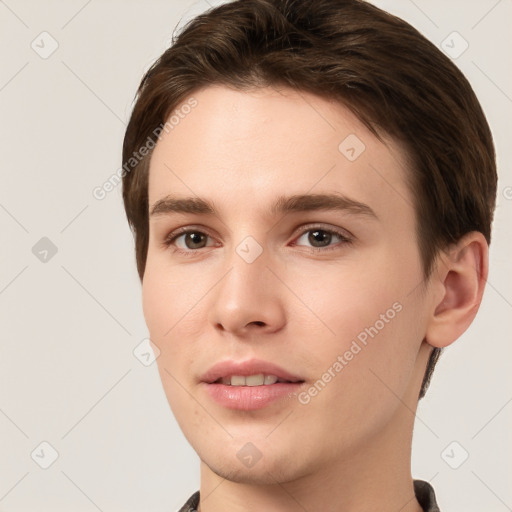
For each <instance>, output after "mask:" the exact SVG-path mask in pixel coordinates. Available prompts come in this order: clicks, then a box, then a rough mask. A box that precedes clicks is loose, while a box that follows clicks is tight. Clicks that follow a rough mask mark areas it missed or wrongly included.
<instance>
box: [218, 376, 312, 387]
mask: <svg viewBox="0 0 512 512" xmlns="http://www.w3.org/2000/svg"><path fill="white" fill-rule="evenodd" d="M302 382H304V381H303V380H287V379H281V378H280V377H277V375H265V374H263V373H257V374H255V375H229V376H226V377H219V378H218V379H217V380H216V381H215V382H213V383H212V384H224V385H225V386H271V385H272V384H276V383H288V384H291V383H294V384H295V383H302Z"/></svg>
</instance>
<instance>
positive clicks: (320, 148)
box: [143, 86, 432, 483]
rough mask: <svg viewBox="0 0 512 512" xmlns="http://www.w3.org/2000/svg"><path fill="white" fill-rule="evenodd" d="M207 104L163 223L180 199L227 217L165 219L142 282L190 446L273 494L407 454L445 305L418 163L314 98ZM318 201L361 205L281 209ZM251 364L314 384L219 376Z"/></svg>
mask: <svg viewBox="0 0 512 512" xmlns="http://www.w3.org/2000/svg"><path fill="white" fill-rule="evenodd" d="M193 97H194V98H195V99H196V100H197V106H195V107H194V108H192V109H187V110H186V111H187V112H188V111H189V110H190V113H188V114H187V115H184V116H182V118H180V119H179V123H176V122H174V123H173V129H172V130H170V131H169V133H167V134H163V136H162V138H161V140H160V141H159V142H158V144H157V145H156V147H155V150H154V153H153V155H152V159H151V165H150V176H149V205H150V211H151V210H152V209H153V206H154V205H155V204H156V203H157V202H158V201H160V200H162V199H164V198H166V196H168V195H172V196H173V198H174V199H187V198H193V199H196V200H198V199H202V200H205V201H207V202H209V203H210V204H211V205H212V206H213V207H214V208H215V213H214V214H208V213H198V212H194V211H179V212H177V211H168V212H167V213H162V210H163V209H164V208H162V207H160V208H159V209H160V213H159V214H155V215H151V216H150V239H149V248H148V255H147V264H146V269H145V274H144V279H143V310H144V316H145V319H146V322H147V326H148V329H149V332H150V337H151V339H152V341H153V343H155V345H157V346H158V347H159V350H160V355H159V357H158V359H157V364H158V369H159V372H160V376H161V378H162V382H163V386H164V389H165V392H166V395H167V398H168V401H169V404H170V406H171V408H172V411H173V413H174V415H175V417H176V419H177V421H178V423H179V425H180V427H181V429H182V430H183V432H184V434H185V436H186V437H187V439H188V440H189V442H190V443H191V445H192V447H193V448H194V449H195V451H196V452H197V453H198V454H199V456H200V458H201V459H202V460H203V461H204V462H205V463H206V464H207V465H208V466H209V467H210V468H211V469H213V470H214V471H215V472H216V473H217V474H219V475H221V476H223V477H228V478H230V479H231V480H235V481H252V482H260V483H265V482H268V483H273V482H274V481H275V479H276V478H278V480H279V481H289V480H293V479H295V478H298V477H300V476H303V475H306V474H308V473H309V472H311V471H312V470H314V469H315V468H317V469H320V468H323V467H329V466H330V465H332V464H335V463H336V461H339V460H349V458H350V457H352V456H354V454H356V453H358V452H361V451H363V450H365V449H366V450H368V447H369V446H374V445H377V444H378V443H379V442H380V441H382V440H383V439H384V438H386V436H388V440H389V436H402V439H399V441H403V439H404V437H403V436H404V435H405V436H406V437H408V436H409V435H410V433H408V432H407V429H408V428H412V427H411V425H412V420H413V416H414V415H413V414H412V413H411V410H413V409H415V407H416V399H417V393H418V390H419V385H420V383H421V379H422V377H423V372H424V369H425V362H426V360H427V355H428V350H427V348H428V347H427V345H426V344H425V343H422V340H423V338H424V334H425V330H426V325H427V321H428V315H429V313H430V310H431V303H432V301H431V300H430V298H431V292H430V289H429V287H428V286H427V287H426V288H424V287H423V284H424V283H423V274H422V265H421V258H420V254H419V250H418V245H417V241H416V236H415V214H414V210H413V196H412V194H411V191H410V190H409V189H408V187H407V185H406V180H405V176H406V173H407V172H409V171H408V170H407V169H405V168H404V164H403V158H402V157H403V155H402V153H401V152H400V150H399V149H398V148H397V147H396V146H395V145H393V144H391V143H389V144H388V145H384V144H382V143H381V142H379V141H378V140H377V139H376V138H375V137H374V136H373V135H372V134H371V133H370V132H369V131H368V130H367V129H366V128H365V127H364V125H363V124H362V123H361V122H359V121H358V120H357V118H356V117H355V116H354V115H353V114H352V113H351V112H350V111H349V110H348V109H346V108H345V107H344V106H342V105H340V104H337V103H334V102H328V101H326V100H323V99H320V98H318V97H316V96H314V95H311V94H307V93H301V94H299V93H296V92H293V91H291V90H289V89H285V90H282V91H279V92H278V91H276V90H275V89H260V90H257V91H251V92H239V91H233V90H231V89H228V88H224V87H220V86H215V87H208V88H205V89H202V90H200V91H199V92H197V93H196V94H194V95H193ZM183 111H185V109H184V110H183ZM175 119H176V118H175ZM363 145H364V146H363ZM313 194H314V195H327V194H328V195H331V196H332V195H335V196H336V197H338V198H341V197H344V198H345V199H347V200H346V201H345V206H346V208H341V207H340V208H335V209H334V208H333V209H314V208H312V205H313V206H314V204H315V203H312V202H311V201H309V203H308V201H307V200H304V199H303V201H302V206H303V207H307V208H306V209H298V210H297V209H294V208H291V209H288V210H286V211H282V210H279V208H276V209H275V210H276V211H273V208H272V206H273V205H274V204H275V202H276V201H277V199H278V198H281V197H282V198H284V201H281V203H280V204H281V205H283V204H285V203H286V198H289V197H291V196H299V195H306V196H307V195H313ZM286 204H288V206H293V204H292V203H290V202H288V203H286ZM308 204H309V207H308ZM316 204H317V205H318V204H319V202H317V203H316ZM299 205H300V201H296V202H295V207H297V206H299ZM304 205H305V206H304ZM341 206H343V205H341ZM181 228H187V230H189V231H190V232H191V233H190V234H188V235H187V234H182V233H181V232H179V231H178V230H179V229H181ZM169 235H172V236H174V235H175V236H176V237H177V238H175V239H174V241H173V242H172V243H171V244H170V245H169V246H166V245H165V240H166V239H167V238H168V237H169ZM172 236H171V237H170V238H172ZM251 359H258V360H263V361H266V362H269V363H272V364H274V365H278V366H279V367H281V368H282V369H284V370H285V371H287V372H288V373H289V374H291V375H293V376H294V377H296V378H297V379H298V380H300V381H301V382H300V383H296V384H283V383H279V382H278V383H275V384H262V385H261V386H260V385H258V380H257V378H255V380H254V381H252V380H249V382H251V383H253V384H256V385H255V386H245V387H243V388H242V386H238V385H236V384H237V381H236V380H235V381H233V382H232V384H235V385H234V386H232V387H231V388H229V387H228V385H227V384H221V383H217V384H211V383H207V382H204V381H203V376H204V374H205V373H206V372H207V371H208V370H210V368H212V367H213V366H214V365H215V364H217V363H219V362H223V361H234V362H243V361H247V360H251ZM275 371H276V373H277V372H278V370H275ZM228 373H231V374H232V375H237V373H236V371H232V372H228ZM254 373H260V372H259V371H255V372H254ZM261 373H264V374H266V373H270V374H272V373H273V372H270V370H269V371H268V372H267V371H263V372H261ZM270 380H271V379H270ZM268 381H269V380H267V382H268ZM225 382H227V381H225ZM247 383H248V381H246V384H247ZM263 386H269V387H268V389H266V388H263ZM283 390H284V391H283ZM274 395H275V396H274ZM219 396H221V397H222V396H223V397H224V398H223V399H218V397H219ZM271 396H274V399H270V397H271ZM215 397H217V398H215ZM406 426H407V428H405V427H406ZM379 440H380V441H379ZM248 443H251V444H248ZM406 444H407V443H405V445H406ZM251 457H252V458H251ZM259 457H261V458H260V459H259V460H257V459H258V458H259ZM254 461H256V462H254Z"/></svg>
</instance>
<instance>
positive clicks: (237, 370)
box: [201, 359, 303, 384]
mask: <svg viewBox="0 0 512 512" xmlns="http://www.w3.org/2000/svg"><path fill="white" fill-rule="evenodd" d="M259 373H263V374H264V375H275V376H276V377H277V378H278V379H282V380H287V381H290V382H303V379H301V378H300V377H299V376H297V375H294V374H292V373H290V372H288V371H286V370H284V369H283V368H281V367H280V366H278V365H277V364H274V363H270V362H268V361H263V360H261V359H248V360H245V361H233V360H226V361H220V362H219V363H217V364H215V365H213V366H212V367H211V368H210V369H209V370H208V371H207V372H206V373H204V374H203V375H202V376H201V381H203V382H206V383H208V384H211V383H212V382H215V381H216V380H218V379H220V378H222V377H230V376H232V375H242V376H247V375H256V374H259Z"/></svg>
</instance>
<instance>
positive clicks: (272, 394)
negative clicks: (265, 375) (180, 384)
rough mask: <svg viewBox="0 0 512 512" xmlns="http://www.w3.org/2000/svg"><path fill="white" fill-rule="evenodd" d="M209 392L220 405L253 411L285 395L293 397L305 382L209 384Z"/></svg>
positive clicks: (207, 387)
mask: <svg viewBox="0 0 512 512" xmlns="http://www.w3.org/2000/svg"><path fill="white" fill-rule="evenodd" d="M204 384H205V386H206V390H207V392H208V393H209V394H210V396H211V397H212V398H213V399H214V400H215V401H216V402H217V403H218V404H220V405H222V406H224V407H227V408H228V409H240V410H244V411H252V410H255V409H263V408H264V407H266V406H267V405H269V404H270V403H272V402H274V401H276V400H279V399H282V398H284V397H288V398H293V397H294V396H296V394H297V393H298V392H299V389H300V387H301V386H302V385H303V384H304V382H296V383H292V382H276V383H275V384H267V385H262V386H226V385H225V384H217V383H212V384H207V383H204Z"/></svg>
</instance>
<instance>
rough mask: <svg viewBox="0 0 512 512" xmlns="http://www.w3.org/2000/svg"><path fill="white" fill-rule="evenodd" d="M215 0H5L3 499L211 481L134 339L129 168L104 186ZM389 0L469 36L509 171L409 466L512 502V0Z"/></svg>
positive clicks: (145, 507) (458, 495)
mask: <svg viewBox="0 0 512 512" xmlns="http://www.w3.org/2000/svg"><path fill="white" fill-rule="evenodd" d="M209 1H210V4H208V3H207V2H206V1H201V2H195V3H194V2H192V1H188V0H172V1H171V0H166V1H162V0H152V1H149V2H142V1H135V0H128V1H126V0H125V1H121V0H105V1H99V0H89V1H86V0H72V1H69V0H68V1H63V0H60V1H57V0H53V1H46V2H38V1H35V0H33V1H28V0H5V1H2V0H0V55H1V68H0V120H1V122H0V141H1V149H2V152H1V163H0V169H1V171H0V172H1V186H0V229H1V233H2V241H3V242H2V244H1V253H0V254H1V260H0V261H1V266H0V312H1V332H2V339H1V342H0V510H2V511H5V512H22V511H50V510H52V511H64V510H73V511H75V512H81V511H84V512H89V511H95V510H100V511H105V512H106V511H121V510H123V511H125V512H132V511H133V512H135V511H138V512H140V511H154V512H163V511H172V510H177V509H178V508H179V507H181V505H182V504H183V503H184V502H185V500H186V499H187V498H188V497H189V495H190V494H192V493H193V492H194V491H195V490H197V489H198V488H199V460H198V458H197V456H196V454H195V453H194V451H193V450H192V449H191V448H190V446H189V445H188V443H187V441H186V440H185V438H184V436H183V435H182V433H181V431H180V430H179V428H178V426H177V424H176V422H175V420H174V418H173V416H172V413H171V411H170V410H169V407H168V404H167V401H166V398H165V395H164V392H163V389H162V386H161V384H160V379H159V376H158V372H157V369H156V363H155V364H152V365H149V366H145V365H144V364H142V363H141V361H140V360H139V359H138V358H137V357H135V355H134V353H133V351H134V349H135V348H136V347H137V346H138V345H139V344H140V343H141V342H142V340H143V339H144V338H146V337H147V335H148V333H147V329H146V326H145V323H144V318H143V315H142V307H141V298H140V284H139V280H138V277H137V274H136V270H135V258H134V254H133V239H132V236H131V233H130V231H129V228H128V225H127V222H126V220H125V214H124V210H123V207H122V201H121V187H120V186H119V187H117V188H116V189H114V190H113V191H112V192H110V193H109V194H108V195H107V197H106V198H105V199H103V200H101V201H100V200H97V199H95V198H94V197H93V194H92V191H93V189H94V188H95V187H97V186H101V185H102V184H103V183H104V182H105V181H106V180H108V178H109V177H110V176H111V175H112V174H114V173H115V171H116V170H117V169H118V168H119V167H120V165H121V145H122V138H123V135H124V129H125V125H126V123H127V121H128V119H129V114H130V112H131V107H132V100H133V97H134V94H135V90H136V87H137V85H138V84H139V81H140V79H141V78H142V75H143V73H144V71H145V70H146V69H147V68H148V67H149V66H150V64H151V63H152V62H153V61H154V60H155V59H156V58H157V57H158V56H159V55H160V54H161V53H162V52H163V51H164V49H165V48H166V47H167V46H168V45H169V44H170V39H171V35H172V33H173V30H174V29H175V28H176V26H177V24H178V23H179V22H180V20H181V23H180V25H179V26H180V27H181V26H182V25H183V24H184V23H185V22H186V21H187V20H188V19H190V17H192V16H193V15H195V14H198V13H200V12H202V11H204V10H205V9H207V8H209V7H210V5H216V4H218V3H220V2H213V0H209ZM374 3H375V4H376V5H378V6H379V7H382V8H384V9H386V10H388V11H389V12H391V13H393V14H396V15H398V16H400V17H402V18H404V19H405V20H407V21H408V22H410V23H411V24H412V25H414V26H415V27H416V28H418V29H419V30H420V31H421V32H422V33H423V34H424V35H425V36H426V37H428V38H429V39H430V40H431V41H433V42H434V43H435V44H436V45H438V46H439V47H442V46H443V44H444V45H446V44H447V43H448V44H449V45H450V46H451V47H452V50H451V51H452V52H456V53H459V52H460V51H462V50H463V49H464V46H465V43H464V41H466V42H467V44H468V45H469V46H468V48H467V49H466V50H465V51H464V52H463V53H462V54H461V55H459V56H457V57H456V59H454V60H455V63H456V64H457V65H458V66H459V68H460V69H461V70H462V71H463V72H464V74H465V75H466V76H467V77H468V79H469V80H470V82H471V84H472V85H473V87H474V90H475V92H476V93H477V95H478V97H479V99H480V100H481V103H482V106H483V108H484V111H485V112H486V115H487V118H488V121H489V124H490V125H491V129H492V131H493V134H494V137H495V142H496V149H497V153H498V170H499V176H500V182H499V190H498V206H497V210H496V220H495V224H494V229H493V236H494V239H493V242H492V244H491V255H490V265H491V270H490V276H489V282H488V286H487V288H486V292H485V296H484V300H483V304H482V306H481V309H480V312H479V314H478V316H477V319H476V321H475V322H474V324H473V325H472V326H471V327H470V329H469V330H468V331H467V332H466V333H465V334H464V335H463V336H462V337H461V338H460V339H459V340H458V341H457V342H456V343H455V344H454V345H452V347H450V348H449V349H447V350H446V351H445V353H444V355H443V356H442V358H441V360H440V362H439V364H438V368H437V371H436V373H435V375H434V379H433V382H432V385H431V388H430V390H429V392H428V394H427V397H426V398H425V399H424V400H423V401H422V402H420V405H419V409H418V414H417V420H416V427H415V433H414V444H413V461H412V469H413V476H414V477H415V478H422V479H425V480H429V481H431V482H432V484H433V485H434V487H435V489H436V493H437V495H438V500H439V503H440V506H441V510H442V511H443V512H444V511H451V512H454V511H455V512H456V511H462V510H464V511H466V512H471V511H475V512H476V511H482V510H485V511H486V512H490V511H496V512H501V511H506V510H512V486H511V485H510V482H511V476H512V462H511V461H512V458H511V457H510V454H511V447H512V440H511V436H510V430H511V427H512V403H511V401H512V387H511V372H510V369H511V360H512V358H511V355H512V349H511V346H510V318H511V310H512V283H511V272H510V263H509V262H510V254H511V250H512V247H511V232H510V230H511V228H510V218H511V213H512V174H511V171H510V169H511V148H510V134H511V128H512V127H511V124H512V123H511V119H512V116H511V114H512V74H511V68H510V62H509V57H510V51H511V49H512V36H511V31H510V20H511V19H512V2H511V1H510V0H500V1H497V0H478V1H477V0H473V1H463V0H442V1H441V0H435V1H434V0H414V1H413V0H375V2H374ZM454 31H456V32H458V33H459V34H460V36H461V37H459V36H457V35H455V36H454V35H453V32H454ZM42 32H47V34H42V35H41V33H42ZM447 38H448V39H447ZM454 38H455V39H454ZM443 41H445V43H443ZM56 45H58V47H57V48H56V49H55V51H54V52H53V53H51V54H49V53H50V52H51V51H52V50H53V47H54V46H56ZM45 251H46V252H45ZM55 251H56V252H55ZM42 442H46V443H49V445H51V447H53V448H51V447H50V446H49V445H46V444H43V445H41V443H42ZM52 449H53V450H55V451H56V452H57V453H58V457H57V459H56V460H55V461H54V462H53V463H52V464H51V465H50V466H49V467H48V468H47V469H43V468H42V467H41V465H43V466H44V465H45V464H49V463H50V462H51V461H52ZM466 454H467V455H468V458H467V459H466V460H464V458H465V457H466ZM454 466H458V467H457V468H456V469H455V468H454ZM397 512H398V511H397Z"/></svg>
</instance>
